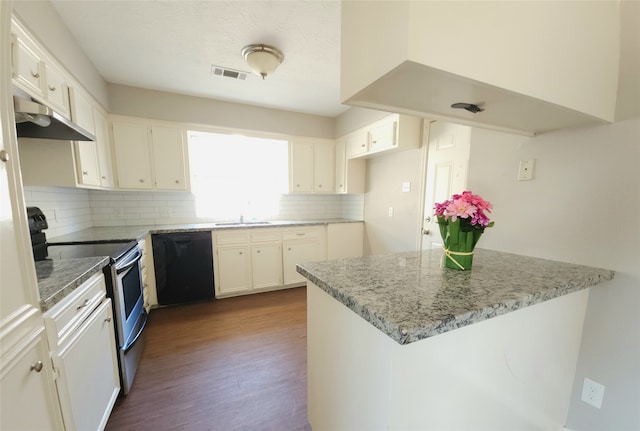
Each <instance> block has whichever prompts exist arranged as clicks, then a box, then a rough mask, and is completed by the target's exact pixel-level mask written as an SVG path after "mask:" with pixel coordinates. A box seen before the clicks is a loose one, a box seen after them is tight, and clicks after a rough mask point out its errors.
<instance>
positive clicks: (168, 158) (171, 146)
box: [151, 126, 187, 190]
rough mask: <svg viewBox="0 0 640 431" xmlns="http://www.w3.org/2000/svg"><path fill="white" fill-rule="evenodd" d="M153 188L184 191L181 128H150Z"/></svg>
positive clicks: (184, 153) (183, 137)
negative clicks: (153, 170)
mask: <svg viewBox="0 0 640 431" xmlns="http://www.w3.org/2000/svg"><path fill="white" fill-rule="evenodd" d="M151 143H152V148H153V162H154V169H155V187H156V188H158V189H162V190H185V189H186V182H187V179H186V172H185V160H186V159H187V154H186V145H185V133H184V129H182V128H181V127H172V126H170V127H168V126H151Z"/></svg>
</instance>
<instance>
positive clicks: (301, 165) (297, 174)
mask: <svg viewBox="0 0 640 431" xmlns="http://www.w3.org/2000/svg"><path fill="white" fill-rule="evenodd" d="M334 151H335V150H334V144H333V141H310V140H297V139H296V140H293V141H292V142H291V143H290V144H289V190H290V192H291V193H333V192H334V184H335V152H334Z"/></svg>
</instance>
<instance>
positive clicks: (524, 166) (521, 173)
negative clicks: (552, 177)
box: [518, 159, 535, 181]
mask: <svg viewBox="0 0 640 431" xmlns="http://www.w3.org/2000/svg"><path fill="white" fill-rule="evenodd" d="M534 161H535V159H529V160H520V167H519V168H518V181H529V180H532V179H533V165H534Z"/></svg>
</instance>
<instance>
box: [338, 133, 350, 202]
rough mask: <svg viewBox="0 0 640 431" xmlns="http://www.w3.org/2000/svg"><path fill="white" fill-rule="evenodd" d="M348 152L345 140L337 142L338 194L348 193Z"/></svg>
mask: <svg viewBox="0 0 640 431" xmlns="http://www.w3.org/2000/svg"><path fill="white" fill-rule="evenodd" d="M346 167H347V152H346V143H345V141H344V140H342V141H338V142H336V193H346V192H347V182H346Z"/></svg>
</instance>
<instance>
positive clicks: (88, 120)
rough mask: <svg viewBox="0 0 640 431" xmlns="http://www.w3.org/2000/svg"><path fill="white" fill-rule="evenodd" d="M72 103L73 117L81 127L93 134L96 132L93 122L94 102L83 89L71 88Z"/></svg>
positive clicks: (70, 97)
mask: <svg viewBox="0 0 640 431" xmlns="http://www.w3.org/2000/svg"><path fill="white" fill-rule="evenodd" d="M69 99H70V105H71V119H72V120H73V121H74V122H75V123H76V124H77V125H78V126H80V127H82V128H83V129H85V130H86V131H88V132H89V133H91V134H95V132H96V127H95V124H94V123H93V102H92V101H91V99H90V98H89V96H88V95H86V94H85V93H84V92H83V91H82V90H79V89H77V88H70V89H69Z"/></svg>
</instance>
